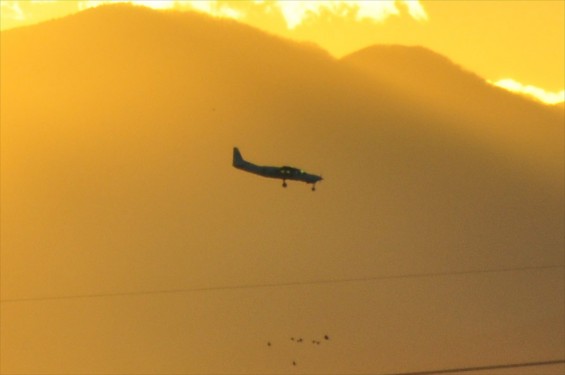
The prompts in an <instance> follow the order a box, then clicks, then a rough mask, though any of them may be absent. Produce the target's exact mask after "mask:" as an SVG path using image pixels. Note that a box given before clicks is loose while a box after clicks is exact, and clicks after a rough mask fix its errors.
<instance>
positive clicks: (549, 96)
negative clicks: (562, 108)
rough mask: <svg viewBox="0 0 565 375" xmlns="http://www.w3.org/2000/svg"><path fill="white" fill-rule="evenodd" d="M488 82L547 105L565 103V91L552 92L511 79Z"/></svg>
mask: <svg viewBox="0 0 565 375" xmlns="http://www.w3.org/2000/svg"><path fill="white" fill-rule="evenodd" d="M488 82H489V83H490V84H492V85H494V86H497V87H500V88H503V89H505V90H508V91H510V92H513V93H517V94H522V95H526V96H528V97H531V98H534V99H536V100H539V101H541V102H543V103H545V104H558V103H561V102H564V101H565V90H561V91H559V92H550V91H546V90H544V89H542V88H540V87H536V86H533V85H525V84H523V83H520V82H518V81H516V80H513V79H511V78H505V79H500V80H498V81H490V80H489V81H488Z"/></svg>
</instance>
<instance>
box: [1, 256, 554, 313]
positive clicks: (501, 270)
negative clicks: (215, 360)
mask: <svg viewBox="0 0 565 375" xmlns="http://www.w3.org/2000/svg"><path fill="white" fill-rule="evenodd" d="M559 268H564V269H565V265H547V266H525V267H514V268H499V269H486V270H469V271H451V272H433V273H410V274H400V275H382V276H368V277H356V278H340V279H318V280H305V281H287V282H273V283H261V284H240V285H222V286H208V287H192V288H177V289H160V290H146V291H131V292H114V293H90V294H76V295H66V296H65V295H63V296H39V297H20V298H6V299H1V300H0V304H8V303H19V302H22V303H23V302H40V301H57V300H75V299H92V298H113V297H136V296H147V295H159V294H179V293H198V292H219V291H231V290H250V289H265V288H284V287H300V286H315V285H327V284H345V283H363V282H375V281H386V280H402V279H419V278H433V277H449V276H465V275H479V274H493V273H504V272H524V271H535V270H550V269H559Z"/></svg>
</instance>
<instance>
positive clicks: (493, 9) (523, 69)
mask: <svg viewBox="0 0 565 375" xmlns="http://www.w3.org/2000/svg"><path fill="white" fill-rule="evenodd" d="M104 2H107V1H103V0H102V1H101V0H83V1H68V0H65V1H56V0H55V1H44V0H42V1H29V0H26V1H6V0H2V2H1V4H2V19H1V21H2V22H1V23H2V25H1V27H2V29H3V30H4V29H9V28H13V27H17V26H20V25H26V24H31V23H35V22H39V21H43V20H47V19H51V18H55V17H61V16H63V15H66V14H69V13H73V12H76V11H78V10H82V9H85V8H88V7H93V6H97V5H100V4H102V3H104ZM114 2H115V1H114ZM130 2H134V1H130ZM136 3H138V4H143V5H147V6H150V7H153V8H161V9H169V8H177V9H194V10H198V11H202V12H206V13H211V14H214V15H217V16H222V17H230V18H234V19H237V20H239V21H241V22H244V23H248V24H251V25H253V26H256V27H259V28H261V29H264V30H267V31H269V32H272V33H276V34H279V35H283V36H286V37H290V38H295V39H298V40H305V41H311V42H314V43H316V44H318V45H320V46H321V47H323V48H324V49H327V50H328V51H330V52H331V53H332V54H334V55H335V56H338V57H341V56H343V55H345V54H348V53H351V52H354V51H356V50H358V49H361V48H363V47H366V46H369V45H372V44H376V43H385V44H389V43H392V44H407V45H423V46H426V47H428V48H430V49H432V50H434V51H436V52H439V53H441V54H444V55H445V56H447V57H449V58H450V59H452V60H453V61H455V62H456V63H458V64H460V65H462V66H464V67H465V68H467V69H469V70H472V71H474V72H476V73H478V74H479V75H480V76H482V77H484V78H485V79H487V80H489V81H491V82H493V83H497V84H498V85H500V86H502V87H505V88H507V89H509V90H514V91H521V92H524V93H527V94H530V95H533V96H535V97H537V98H539V99H541V100H543V101H546V102H548V103H554V102H559V101H563V100H565V93H564V91H563V89H564V87H565V75H564V74H565V73H564V71H565V47H564V45H565V2H564V1H556V0H547V1H545V0H536V1H522V0H520V1H518V0H515V1H514V0H504V1H489V0H479V1H475V0H466V1H426V0H397V1H394V0H391V1H388V0H380V1H353V0H351V1H284V2H283V1H268V0H265V1H261V0H258V1H227V0H217V1H180V0H145V1H136Z"/></svg>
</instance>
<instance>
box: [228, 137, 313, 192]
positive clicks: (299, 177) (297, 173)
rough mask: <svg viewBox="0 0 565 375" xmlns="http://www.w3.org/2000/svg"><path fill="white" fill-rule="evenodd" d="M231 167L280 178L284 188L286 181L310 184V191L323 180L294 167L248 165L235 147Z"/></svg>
mask: <svg viewBox="0 0 565 375" xmlns="http://www.w3.org/2000/svg"><path fill="white" fill-rule="evenodd" d="M233 166H234V167H235V168H237V169H242V170H244V171H246V172H250V173H255V174H258V175H259V176H263V177H270V178H280V179H282V180H283V184H282V186H283V187H286V186H287V185H286V180H295V181H303V182H306V183H307V184H312V191H315V190H316V182H318V181H321V180H323V178H322V176H317V175H315V174H310V173H306V172H304V171H303V170H300V169H298V168H294V167H288V166H283V167H269V166H261V165H256V164H253V163H250V162H248V161H246V160H244V159H243V157H242V156H241V152H239V149H238V148H237V147H234V148H233Z"/></svg>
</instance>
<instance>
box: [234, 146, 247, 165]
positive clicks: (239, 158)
mask: <svg viewBox="0 0 565 375" xmlns="http://www.w3.org/2000/svg"><path fill="white" fill-rule="evenodd" d="M243 164H245V160H243V157H242V156H241V152H239V149H238V148H237V147H234V148H233V166H234V167H240V166H242V165H243Z"/></svg>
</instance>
